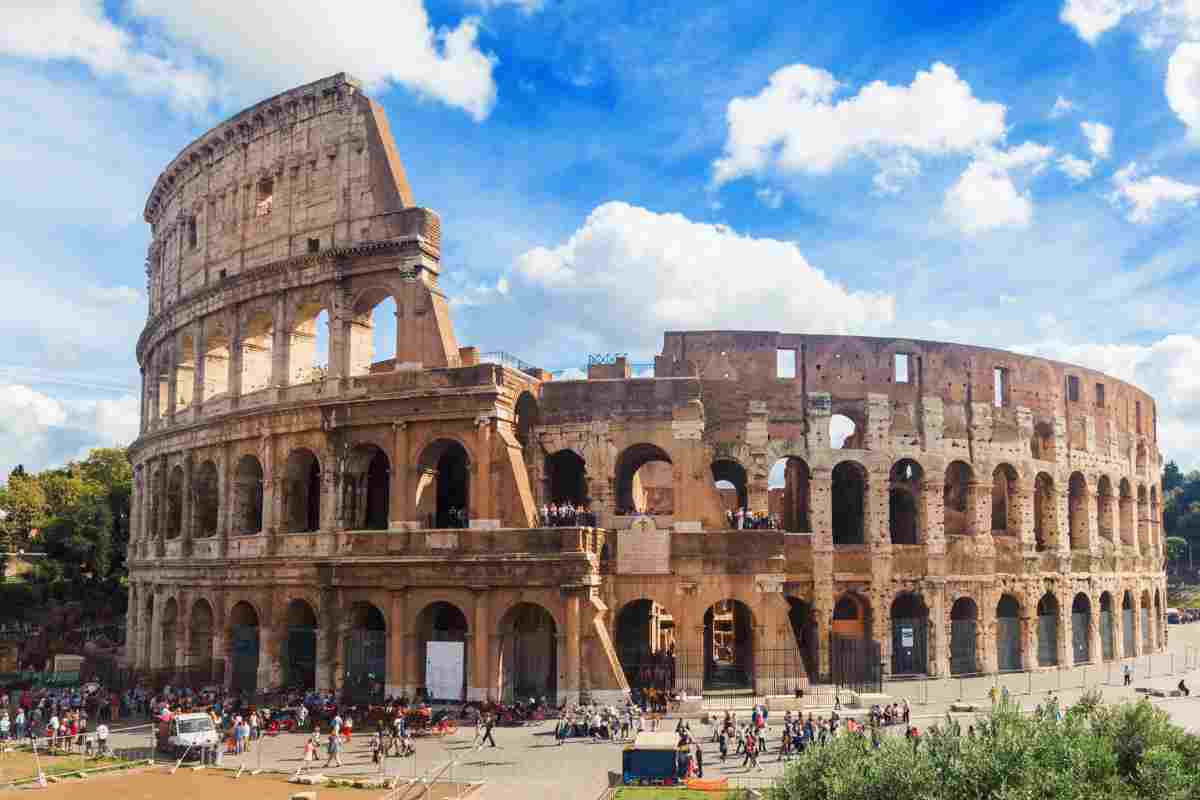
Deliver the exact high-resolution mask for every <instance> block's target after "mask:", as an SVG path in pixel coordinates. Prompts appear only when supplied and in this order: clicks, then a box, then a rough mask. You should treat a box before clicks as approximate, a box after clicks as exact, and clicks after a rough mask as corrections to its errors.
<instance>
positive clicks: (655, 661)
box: [614, 598, 675, 690]
mask: <svg viewBox="0 0 1200 800" xmlns="http://www.w3.org/2000/svg"><path fill="white" fill-rule="evenodd" d="M614 631H615V636H614V644H615V645H616V648H617V657H618V658H619V659H620V661H621V669H622V670H624V672H625V680H627V681H628V682H629V687H630V688H631V689H642V690H645V689H647V688H649V687H651V686H653V687H655V688H656V689H673V688H675V618H674V617H673V616H672V615H671V613H670V612H669V611H667V609H666V608H665V607H663V606H662V605H660V604H658V603H656V602H654V601H653V600H649V599H647V598H642V599H640V600H634V601H632V602H629V603H626V604H625V605H624V606H623V607H622V608H621V610H620V612H619V613H618V614H617V618H616V623H615V626H614Z"/></svg>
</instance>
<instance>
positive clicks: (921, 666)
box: [892, 592, 929, 675]
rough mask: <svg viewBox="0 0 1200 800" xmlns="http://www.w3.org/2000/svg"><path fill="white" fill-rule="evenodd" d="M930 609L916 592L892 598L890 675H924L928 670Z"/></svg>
mask: <svg viewBox="0 0 1200 800" xmlns="http://www.w3.org/2000/svg"><path fill="white" fill-rule="evenodd" d="M928 644H929V608H928V607H927V606H926V605H925V599H924V598H923V597H921V595H919V594H913V593H910V592H904V593H902V594H898V595H896V599H895V600H893V601H892V674H893V675H923V674H925V673H926V672H927V671H928V669H929V657H928V652H929V650H928Z"/></svg>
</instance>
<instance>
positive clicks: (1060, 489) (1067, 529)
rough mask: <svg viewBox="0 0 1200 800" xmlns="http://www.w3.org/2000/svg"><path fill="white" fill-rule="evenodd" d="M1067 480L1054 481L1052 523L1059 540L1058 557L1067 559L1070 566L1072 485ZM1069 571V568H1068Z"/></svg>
mask: <svg viewBox="0 0 1200 800" xmlns="http://www.w3.org/2000/svg"><path fill="white" fill-rule="evenodd" d="M1067 481H1068V479H1067V478H1062V479H1061V480H1060V479H1057V478H1056V479H1055V481H1054V504H1053V505H1054V517H1055V519H1054V521H1053V523H1051V524H1052V525H1053V528H1054V530H1055V531H1056V534H1057V538H1058V547H1057V548H1055V549H1056V550H1057V551H1058V555H1059V556H1060V557H1061V558H1065V559H1067V564H1068V565H1069V564H1070V558H1071V514H1070V512H1069V511H1068V508H1067V507H1068V505H1069V504H1070V502H1071V492H1070V489H1069V486H1070V484H1069V483H1068V482H1067ZM1068 570H1069V567H1068Z"/></svg>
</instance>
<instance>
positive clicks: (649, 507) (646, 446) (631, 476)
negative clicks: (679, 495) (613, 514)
mask: <svg viewBox="0 0 1200 800" xmlns="http://www.w3.org/2000/svg"><path fill="white" fill-rule="evenodd" d="M654 463H666V464H671V463H672V462H671V456H670V455H669V454H668V453H667V451H665V450H663V449H662V448H661V447H659V446H658V445H655V444H650V443H647V442H642V443H640V444H635V445H630V446H629V447H627V448H625V449H624V450H623V451H622V452H621V455H620V456H618V457H617V467H616V495H617V513H619V514H628V513H631V512H634V511H645V512H653V513H665V514H667V515H669V514H673V513H675V500H674V484H673V483H672V486H671V489H670V498H669V504H668V498H667V496H666V495H665V494H663V495H662V496H661V497H659V498H657V499H656V498H654V497H651V496H648V495H647V493H646V491H645V488H644V486H643V479H642V476H641V474H640V473H641V472H642V468H643V467H645V466H646V465H647V464H654ZM660 469H661V468H660Z"/></svg>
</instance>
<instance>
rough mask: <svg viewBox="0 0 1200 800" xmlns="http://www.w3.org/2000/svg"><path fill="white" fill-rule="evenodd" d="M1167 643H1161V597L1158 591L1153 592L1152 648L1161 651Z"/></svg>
mask: <svg viewBox="0 0 1200 800" xmlns="http://www.w3.org/2000/svg"><path fill="white" fill-rule="evenodd" d="M1166 645H1167V643H1166V642H1164V641H1163V613H1162V597H1161V595H1159V593H1158V589H1155V590H1154V647H1155V649H1156V650H1161V649H1162V648H1164V647H1166Z"/></svg>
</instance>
